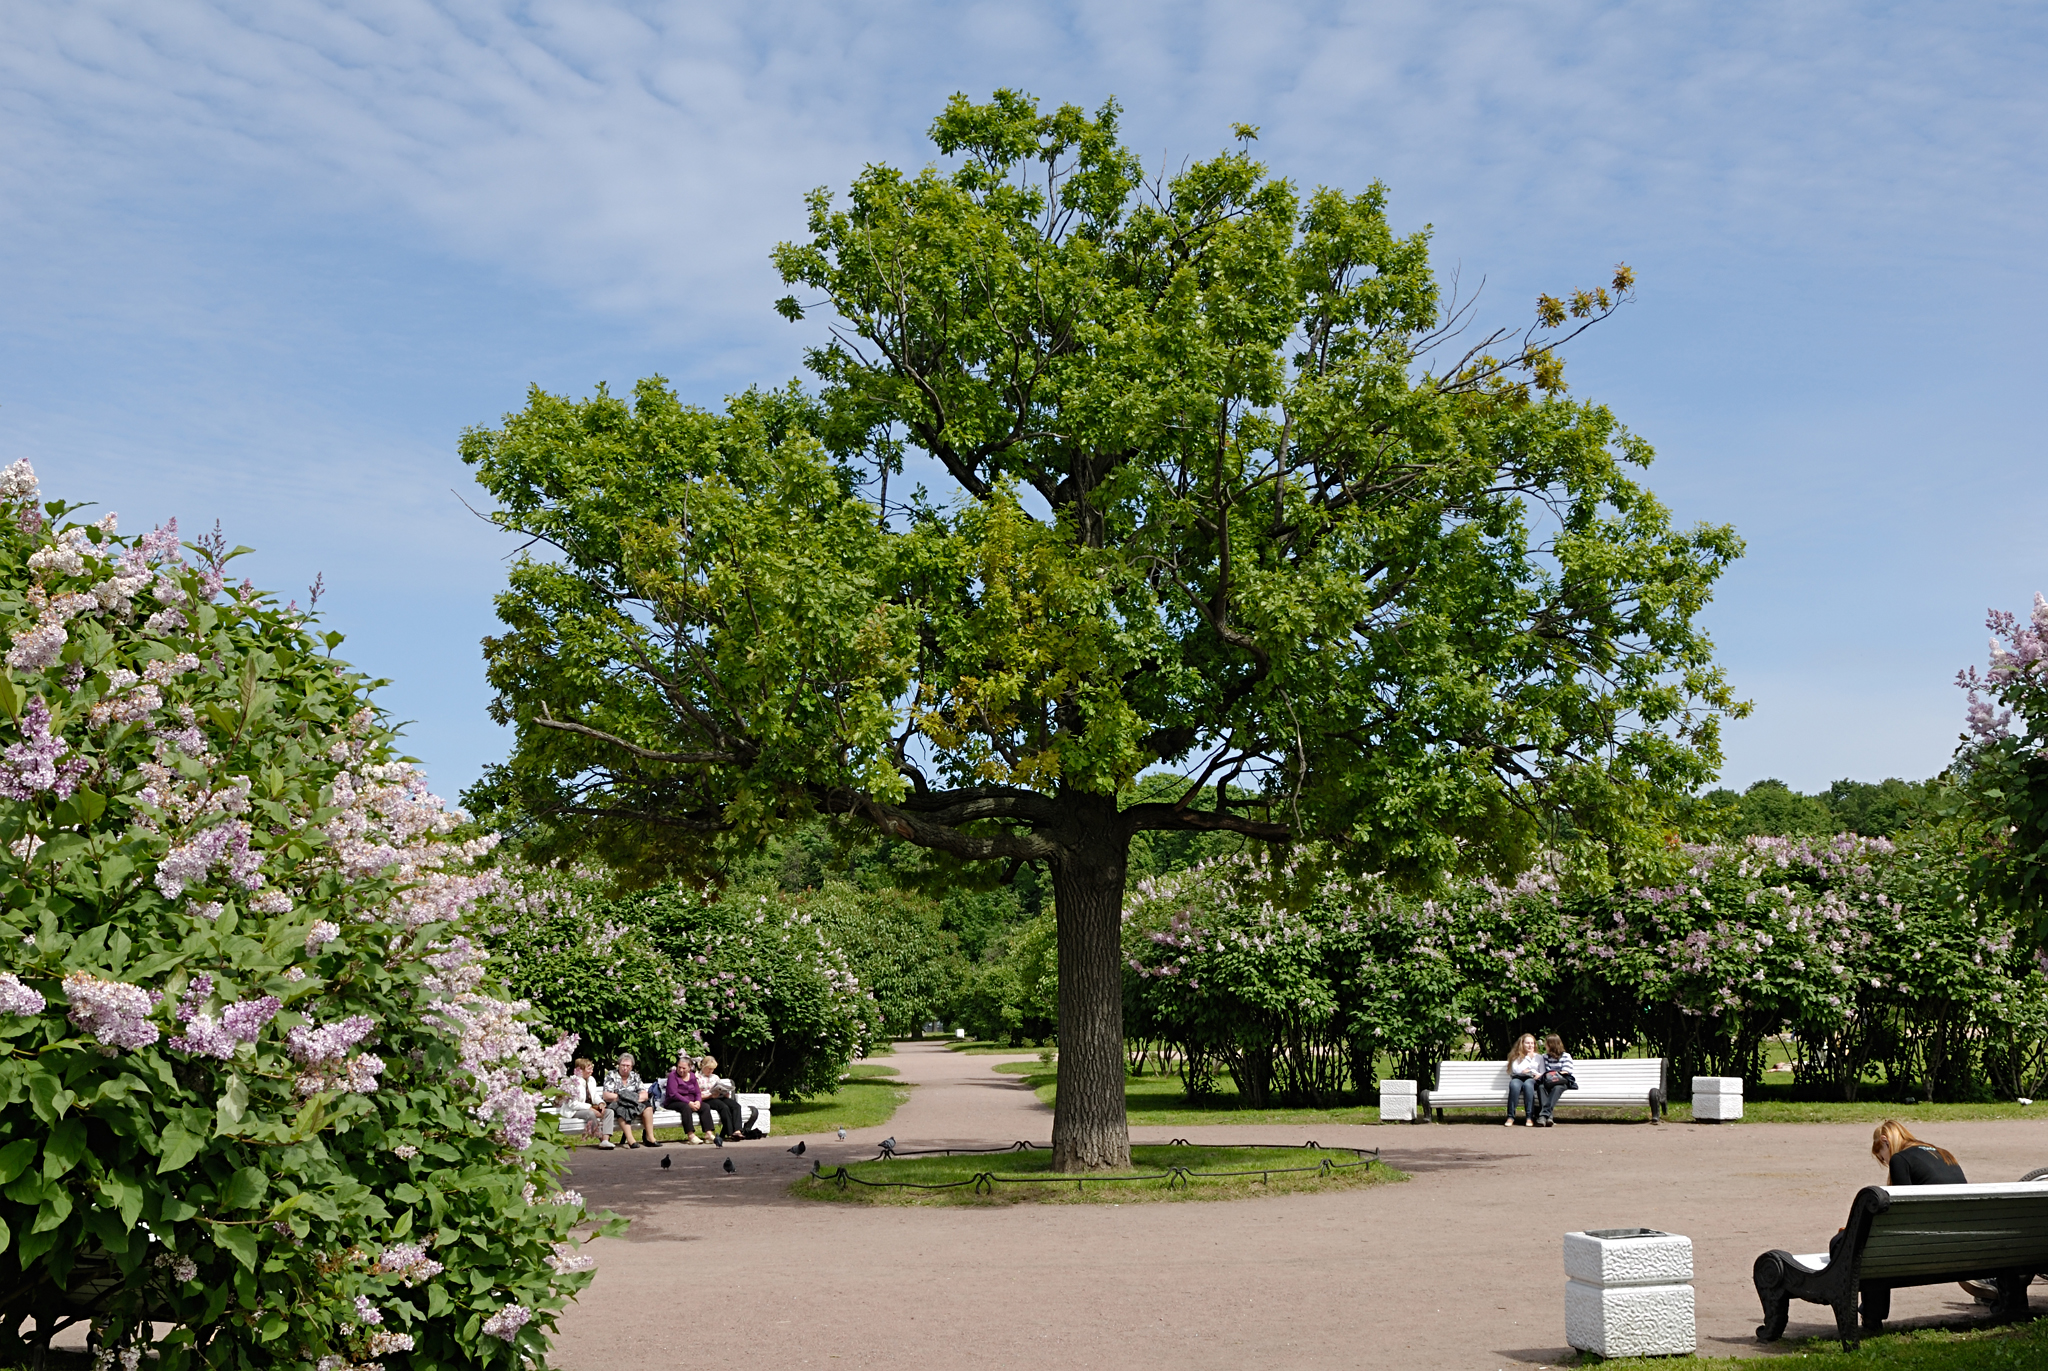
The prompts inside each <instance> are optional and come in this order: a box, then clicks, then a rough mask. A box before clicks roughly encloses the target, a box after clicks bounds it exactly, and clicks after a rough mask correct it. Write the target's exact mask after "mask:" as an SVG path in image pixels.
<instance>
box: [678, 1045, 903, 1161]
mask: <svg viewBox="0 0 2048 1371" xmlns="http://www.w3.org/2000/svg"><path fill="white" fill-rule="evenodd" d="M896 1074H897V1071H896V1068H895V1067H893V1066H879V1065H876V1064H874V1063H871V1062H855V1063H854V1064H853V1065H852V1066H850V1067H848V1068H847V1074H846V1079H845V1080H843V1081H841V1082H840V1083H839V1088H838V1089H837V1090H835V1091H833V1092H832V1093H831V1094H829V1095H817V1096H813V1097H812V1098H810V1099H807V1100H802V1101H796V1100H777V1101H775V1108H774V1114H775V1136H776V1137H778V1138H779V1137H781V1136H782V1135H783V1134H785V1133H787V1134H790V1135H792V1136H801V1135H802V1134H805V1133H831V1132H834V1131H835V1130H837V1129H841V1128H871V1127H873V1126H874V1125H876V1124H884V1123H887V1122H889V1118H890V1116H891V1115H893V1114H894V1113H895V1112H896V1109H897V1107H898V1106H899V1105H901V1104H902V1103H903V1102H904V1101H905V1100H907V1099H909V1098H910V1094H909V1091H910V1086H909V1084H908V1083H907V1082H904V1081H897V1080H891V1079H890V1077H892V1076H894V1075H896ZM654 1136H655V1137H657V1138H659V1139H661V1140H662V1141H663V1142H674V1141H675V1140H676V1139H678V1138H680V1137H682V1136H683V1130H682V1129H681V1128H657V1129H655V1130H654Z"/></svg>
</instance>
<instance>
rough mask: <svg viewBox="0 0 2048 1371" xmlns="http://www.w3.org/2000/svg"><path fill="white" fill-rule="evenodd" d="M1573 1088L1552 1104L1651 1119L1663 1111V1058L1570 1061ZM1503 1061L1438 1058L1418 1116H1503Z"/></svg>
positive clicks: (1505, 1090) (1505, 1086)
mask: <svg viewBox="0 0 2048 1371" xmlns="http://www.w3.org/2000/svg"><path fill="white" fill-rule="evenodd" d="M1572 1079H1573V1080H1576V1081H1577V1082H1578V1083H1579V1088H1578V1089H1577V1090H1567V1091H1565V1092H1564V1093H1563V1094H1562V1095H1560V1096H1558V1097H1557V1107H1558V1108H1559V1109H1563V1108H1565V1107H1566V1106H1567V1105H1569V1106H1571V1107H1573V1108H1576V1109H1616V1108H1622V1109H1626V1108H1630V1107H1638V1108H1647V1109H1648V1110H1649V1111H1650V1121H1651V1122H1652V1123H1655V1122H1656V1121H1657V1120H1658V1119H1659V1118H1660V1117H1662V1115H1663V1114H1664V1106H1665V1094H1664V1059H1663V1058H1662V1057H1614V1058H1610V1059H1606V1060H1598V1059H1593V1060H1586V1061H1576V1062H1573V1063H1572ZM1507 1107H1508V1064H1507V1063H1506V1062H1439V1063H1438V1064H1437V1068H1436V1089H1434V1090H1425V1091H1423V1092H1422V1116H1423V1117H1424V1118H1426V1119H1427V1118H1432V1117H1433V1116H1434V1112H1441V1111H1442V1110H1445V1109H1492V1110H1494V1111H1496V1112H1498V1113H1501V1114H1503V1115H1504V1114H1506V1112H1507Z"/></svg>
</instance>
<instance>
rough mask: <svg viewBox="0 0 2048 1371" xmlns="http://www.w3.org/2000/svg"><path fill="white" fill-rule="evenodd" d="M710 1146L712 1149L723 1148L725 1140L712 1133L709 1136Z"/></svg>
mask: <svg viewBox="0 0 2048 1371" xmlns="http://www.w3.org/2000/svg"><path fill="white" fill-rule="evenodd" d="M711 1145H712V1146H713V1147H723V1146H725V1139H724V1138H722V1137H720V1136H719V1135H718V1134H716V1133H713V1134H712V1135H711Z"/></svg>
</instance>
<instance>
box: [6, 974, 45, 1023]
mask: <svg viewBox="0 0 2048 1371" xmlns="http://www.w3.org/2000/svg"><path fill="white" fill-rule="evenodd" d="M48 1005H49V1001H48V1000H45V999H44V998H43V997H42V993H41V992H40V991H37V990H34V989H31V988H30V987H28V986H25V985H23V984H22V983H21V980H20V978H19V977H17V976H16V975H15V974H14V973H13V972H12V971H0V1014H18V1015H20V1016H21V1017H22V1018H25V1019H32V1018H34V1017H35V1016H36V1015H38V1014H40V1013H42V1012H43V1010H44V1009H45V1008H46V1007H47V1006H48Z"/></svg>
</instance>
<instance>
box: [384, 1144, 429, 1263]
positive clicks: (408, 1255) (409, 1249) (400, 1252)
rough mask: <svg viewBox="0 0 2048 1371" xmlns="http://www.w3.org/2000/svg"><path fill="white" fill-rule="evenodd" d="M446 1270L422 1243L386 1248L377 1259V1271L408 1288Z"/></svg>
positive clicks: (408, 1243) (400, 1244)
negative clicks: (429, 1254) (394, 1278)
mask: <svg viewBox="0 0 2048 1371" xmlns="http://www.w3.org/2000/svg"><path fill="white" fill-rule="evenodd" d="M393 1150H394V1151H395V1150H397V1149H393ZM445 1269H446V1268H445V1267H443V1266H442V1265H441V1263H439V1262H437V1261H435V1260H434V1259H433V1258H432V1257H430V1256H428V1255H427V1249H426V1246H425V1245H424V1244H422V1243H412V1242H404V1243H398V1244H396V1245H394V1246H391V1247H387V1248H385V1249H384V1255H383V1256H381V1257H379V1258H378V1259H377V1270H379V1271H381V1272H383V1273H384V1274H385V1275H387V1276H394V1277H396V1278H397V1279H399V1280H401V1281H403V1282H404V1283H405V1284H406V1285H408V1286H412V1285H418V1284H419V1283H420V1282H421V1281H427V1280H432V1279H433V1278H434V1277H436V1276H438V1275H440V1274H441V1272H442V1271H444V1270H445Z"/></svg>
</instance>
